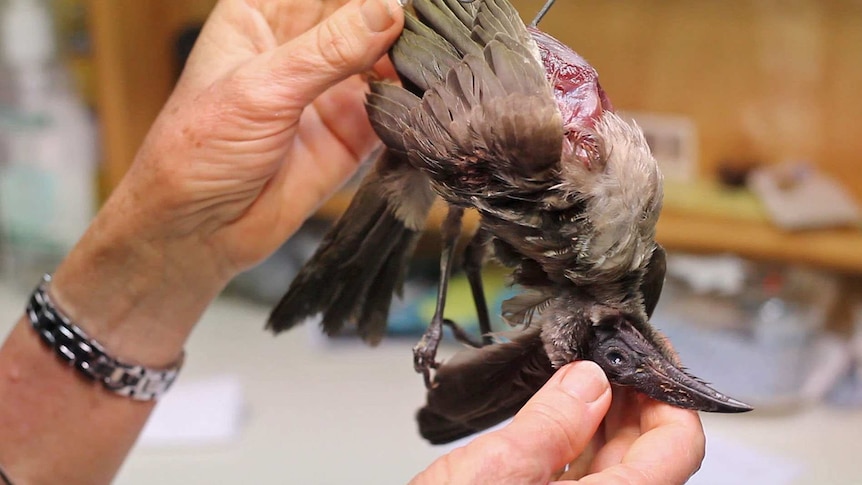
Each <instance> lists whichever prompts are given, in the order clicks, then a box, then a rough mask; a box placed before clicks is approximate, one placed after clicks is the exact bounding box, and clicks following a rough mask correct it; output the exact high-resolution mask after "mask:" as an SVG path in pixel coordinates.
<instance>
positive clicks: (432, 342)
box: [413, 329, 440, 389]
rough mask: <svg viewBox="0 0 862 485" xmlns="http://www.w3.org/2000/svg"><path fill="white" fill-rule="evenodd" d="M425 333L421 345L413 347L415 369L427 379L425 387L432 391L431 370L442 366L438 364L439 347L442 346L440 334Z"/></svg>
mask: <svg viewBox="0 0 862 485" xmlns="http://www.w3.org/2000/svg"><path fill="white" fill-rule="evenodd" d="M430 330H431V329H429V331H428V332H425V335H423V336H422V339H421V340H420V341H419V343H417V344H416V346H415V347H413V368H414V369H416V372H419V373H420V374H422V377H423V378H424V379H425V387H426V388H428V389H431V387H432V386H433V381H432V379H431V369H436V368H437V366H439V365H440V364H439V363H438V362H437V347H438V346H439V345H440V332H436V334H437V335H434V333H435V332H431V331H430Z"/></svg>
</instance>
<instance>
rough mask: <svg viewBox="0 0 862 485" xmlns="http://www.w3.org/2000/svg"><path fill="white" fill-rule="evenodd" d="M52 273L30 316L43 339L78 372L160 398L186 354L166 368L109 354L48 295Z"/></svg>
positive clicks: (121, 390)
mask: <svg viewBox="0 0 862 485" xmlns="http://www.w3.org/2000/svg"><path fill="white" fill-rule="evenodd" d="M50 282H51V275H48V274H46V275H45V276H44V277H43V278H42V281H41V283H40V284H39V286H37V287H36V289H35V290H34V291H33V294H32V295H31V296H30V302H29V304H28V305H27V316H28V318H29V319H30V323H31V324H32V326H33V329H34V330H35V331H36V333H38V334H39V337H40V338H41V339H42V341H43V342H44V343H45V344H46V345H48V347H50V348H52V349H53V350H54V352H55V353H56V354H57V357H59V358H60V360H61V361H63V362H65V363H67V364H69V365H70V366H73V367H74V368H75V369H77V370H78V372H79V374H81V375H82V376H84V377H86V378H87V379H89V380H92V381H98V382H101V383H102V385H103V386H104V387H105V388H106V389H108V390H109V391H112V392H114V393H117V394H120V395H121V396H126V397H130V398H132V399H135V400H138V401H151V400H155V399H158V398H159V397H161V396H162V395H163V394H164V393H165V392H167V390H168V389H169V388H170V387H171V384H173V382H174V380H175V379H176V378H177V375H178V374H179V371H180V368H181V367H182V364H183V357H184V355H185V354H183V355H182V356H180V358H179V360H178V361H177V362H176V363H175V364H174V365H172V366H171V367H170V368H167V369H150V368H148V367H144V366H142V365H133V364H128V363H124V362H122V361H119V360H117V359H116V358H114V357H112V356H110V355H109V354H108V353H107V351H105V349H104V347H102V345H100V344H99V342H97V341H96V340H94V339H92V338H90V336H89V335H87V333H86V332H84V331H83V330H81V329H80V328H79V327H78V326H77V325H75V324H74V323H72V321H71V320H69V318H68V317H67V316H66V315H64V314H63V313H62V312H61V311H60V310H59V309H57V308H56V307H55V306H54V305H53V303H52V302H51V298H50V297H49V296H48V285H49V284H50Z"/></svg>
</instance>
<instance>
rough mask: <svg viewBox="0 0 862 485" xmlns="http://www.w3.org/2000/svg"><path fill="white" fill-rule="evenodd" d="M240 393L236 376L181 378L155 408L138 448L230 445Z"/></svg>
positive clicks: (240, 404) (238, 421)
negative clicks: (191, 379)
mask: <svg viewBox="0 0 862 485" xmlns="http://www.w3.org/2000/svg"><path fill="white" fill-rule="evenodd" d="M243 408H244V406H243V393H242V385H241V383H240V380H239V378H238V377H236V376H217V377H212V378H208V379H206V380H199V381H183V380H182V377H180V380H178V381H177V382H176V384H174V387H173V388H172V389H171V390H170V392H168V393H167V394H165V396H164V397H163V398H162V399H161V401H160V402H159V403H158V405H157V406H156V409H155V411H154V412H153V415H152V416H151V417H150V420H149V422H148V423H147V425H146V427H145V428H144V431H143V434H142V435H141V438H140V441H139V446H145V447H150V446H202V445H219V444H226V443H230V442H232V441H233V440H235V439H236V438H237V437H238V435H239V431H240V427H241V424H242V423H241V421H242V416H243Z"/></svg>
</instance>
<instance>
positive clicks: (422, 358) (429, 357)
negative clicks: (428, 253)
mask: <svg viewBox="0 0 862 485" xmlns="http://www.w3.org/2000/svg"><path fill="white" fill-rule="evenodd" d="M463 215H464V209H463V208H461V207H454V206H450V207H449V213H448V214H447V215H446V220H445V221H443V227H441V228H440V232H442V236H443V250H442V251H441V254H440V284H439V285H438V286H437V308H436V309H435V310H434V317H433V318H432V319H431V323H430V324H428V329H427V330H425V334H423V335H422V339H421V340H419V343H417V344H416V346H415V347H413V367H414V368H415V369H416V372H421V373H422V376H423V377H424V378H425V386H426V387H429V388H430V387H431V369H434V368H436V367H437V361H436V360H435V359H436V356H437V347H438V346H439V345H440V339H442V338H443V323H444V321H443V309H444V308H445V306H446V291H447V289H448V287H449V276H450V275H451V274H452V263H453V261H454V255H455V244H456V243H457V242H458V236H460V235H461V218H462V217H463Z"/></svg>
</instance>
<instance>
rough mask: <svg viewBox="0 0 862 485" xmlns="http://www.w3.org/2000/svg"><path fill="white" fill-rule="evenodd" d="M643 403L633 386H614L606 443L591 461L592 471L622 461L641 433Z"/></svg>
mask: <svg viewBox="0 0 862 485" xmlns="http://www.w3.org/2000/svg"><path fill="white" fill-rule="evenodd" d="M640 415H641V405H640V400H639V399H638V396H637V392H636V391H634V390H633V389H631V388H625V387H614V388H613V401H612V402H611V408H610V409H609V410H608V415H607V416H606V417H605V426H604V431H605V436H604V438H605V445H604V446H603V447H602V449H601V450H600V451H599V453H597V454H596V457H595V459H594V460H593V462H592V463H591V467H590V473H595V472H598V471H601V470H604V469H605V468H608V467H611V466H613V465H617V464H619V463H621V462H622V460H623V457H624V456H625V454H626V452H627V451H628V450H629V448H631V445H632V443H634V441H635V440H636V439H637V438H639V437H640V435H641V417H640Z"/></svg>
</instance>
